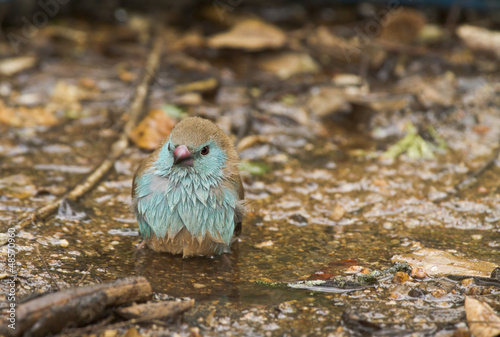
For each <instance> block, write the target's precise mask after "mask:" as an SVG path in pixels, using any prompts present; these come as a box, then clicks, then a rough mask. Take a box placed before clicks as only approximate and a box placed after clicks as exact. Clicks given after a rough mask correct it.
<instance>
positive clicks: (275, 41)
mask: <svg viewBox="0 0 500 337" xmlns="http://www.w3.org/2000/svg"><path fill="white" fill-rule="evenodd" d="M285 42H286V35H285V33H284V32H283V31H282V30H281V29H279V28H277V27H275V26H273V25H271V24H268V23H265V22H263V21H261V20H257V19H246V20H243V21H241V22H238V23H237V24H236V25H235V26H234V27H233V28H231V29H230V30H229V31H227V32H224V33H221V34H217V35H215V36H212V37H211V38H209V39H208V46H209V47H212V48H234V49H244V50H249V51H256V50H264V49H276V48H280V47H282V46H283V45H284V44H285Z"/></svg>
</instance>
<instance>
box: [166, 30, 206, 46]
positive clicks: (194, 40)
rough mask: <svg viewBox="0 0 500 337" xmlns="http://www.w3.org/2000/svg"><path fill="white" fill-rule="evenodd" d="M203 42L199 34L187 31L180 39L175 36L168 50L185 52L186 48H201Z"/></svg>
mask: <svg viewBox="0 0 500 337" xmlns="http://www.w3.org/2000/svg"><path fill="white" fill-rule="evenodd" d="M204 43H205V41H204V39H203V36H202V34H201V32H199V31H195V30H192V31H188V32H186V33H185V34H182V35H181V36H180V37H177V36H176V39H175V40H174V41H173V43H172V44H171V45H170V47H169V50H176V51H177V50H185V49H187V48H201V47H203V45H204Z"/></svg>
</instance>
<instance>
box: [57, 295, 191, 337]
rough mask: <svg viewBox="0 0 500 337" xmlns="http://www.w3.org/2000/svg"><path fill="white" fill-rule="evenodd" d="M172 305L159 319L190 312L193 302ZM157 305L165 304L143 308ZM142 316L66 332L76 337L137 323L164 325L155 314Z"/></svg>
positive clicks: (150, 304)
mask: <svg viewBox="0 0 500 337" xmlns="http://www.w3.org/2000/svg"><path fill="white" fill-rule="evenodd" d="M167 303H168V302H167ZM173 303H175V304H176V306H175V307H172V308H171V309H170V310H167V311H166V312H163V314H164V315H163V316H162V317H161V318H162V319H165V318H170V317H174V316H176V315H180V314H182V313H184V312H186V311H188V310H190V309H191V308H193V306H194V304H195V301H194V300H188V301H181V302H173ZM158 304H159V305H161V304H165V302H160V303H149V304H146V305H145V306H153V307H154V306H155V305H158ZM125 309H126V308H125ZM144 314H145V316H141V317H135V318H132V319H129V320H127V321H124V322H118V323H115V324H111V325H102V324H96V325H93V326H87V327H83V328H76V329H71V330H68V331H67V332H68V334H69V335H70V336H76V335H83V334H86V333H98V332H100V331H102V330H104V329H106V330H112V329H118V328H123V327H126V326H129V325H132V324H138V323H155V324H162V323H164V322H161V321H158V318H159V317H158V314H156V313H151V312H148V313H144Z"/></svg>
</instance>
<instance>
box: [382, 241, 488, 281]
mask: <svg viewBox="0 0 500 337" xmlns="http://www.w3.org/2000/svg"><path fill="white" fill-rule="evenodd" d="M391 261H392V262H396V261H399V262H408V264H409V265H410V266H411V267H412V268H422V269H423V270H424V272H425V273H426V274H428V275H431V276H433V275H449V274H454V275H467V276H484V277H489V276H490V274H491V271H492V270H493V269H495V267H497V265H495V264H494V263H491V262H486V261H472V260H469V259H466V258H463V257H457V256H454V255H452V254H450V253H448V252H445V251H442V250H439V249H431V248H422V249H419V250H416V251H414V252H412V253H409V254H403V255H395V256H393V257H392V258H391Z"/></svg>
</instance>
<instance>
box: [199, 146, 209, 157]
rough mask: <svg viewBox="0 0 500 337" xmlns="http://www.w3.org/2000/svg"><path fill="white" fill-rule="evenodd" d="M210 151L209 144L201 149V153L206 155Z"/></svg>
mask: <svg viewBox="0 0 500 337" xmlns="http://www.w3.org/2000/svg"><path fill="white" fill-rule="evenodd" d="M209 152H210V148H209V147H208V146H204V147H203V149H201V151H200V153H201V155H202V156H206V155H207V154H208V153H209Z"/></svg>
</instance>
